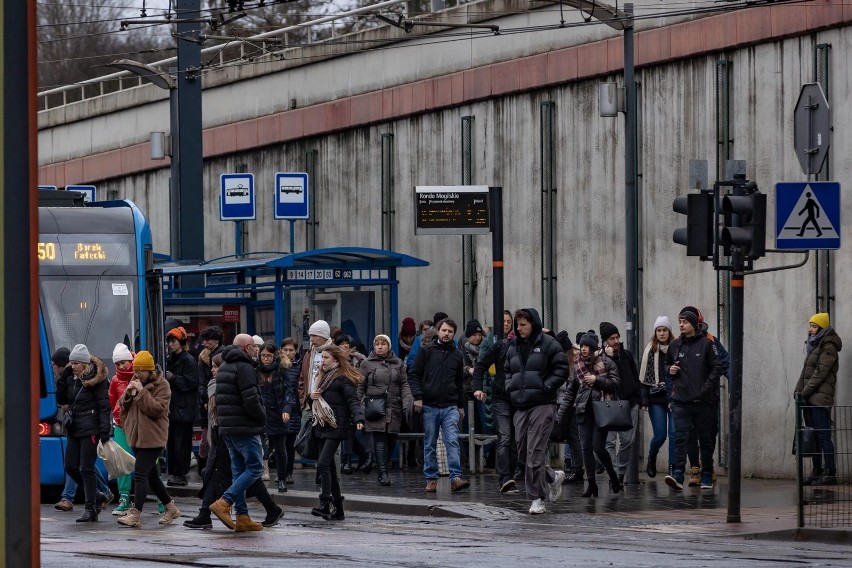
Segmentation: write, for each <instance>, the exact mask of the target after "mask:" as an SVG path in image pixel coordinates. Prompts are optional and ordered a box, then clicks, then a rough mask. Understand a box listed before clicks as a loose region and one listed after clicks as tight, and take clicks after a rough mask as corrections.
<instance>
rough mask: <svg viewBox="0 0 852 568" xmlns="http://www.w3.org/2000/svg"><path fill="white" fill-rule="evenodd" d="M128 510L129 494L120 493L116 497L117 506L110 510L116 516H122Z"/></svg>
mask: <svg viewBox="0 0 852 568" xmlns="http://www.w3.org/2000/svg"><path fill="white" fill-rule="evenodd" d="M128 510H130V495H122V496H121V497H119V498H118V507H116V508H115V509H113V510H112V514H113V515H115V516H116V517H123V516H124V515H126V514H127V511H128Z"/></svg>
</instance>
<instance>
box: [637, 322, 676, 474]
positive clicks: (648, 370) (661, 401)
mask: <svg viewBox="0 0 852 568" xmlns="http://www.w3.org/2000/svg"><path fill="white" fill-rule="evenodd" d="M672 339H674V338H673V336H672V322H671V321H670V320H669V318H668V316H659V317H658V318H657V320H656V321H655V322H654V335H653V337H651V340H650V341H649V342H648V345H646V346H645V351H644V352H643V353H642V362H641V363H640V364H639V382H640V383H641V384H642V389H641V397H642V398H641V403H640V404H641V408H642V410H646V411H647V412H648V417H649V418H650V419H651V428H652V429H653V431H654V436H653V437H652V438H651V447H650V448H649V449H648V464H647V466H646V467H645V472H646V473H647V474H648V477H655V476H656V475H657V454H658V453H659V451H660V448H661V447H662V446H663V442H665V441H666V437H667V436H668V438H669V468H671V465H672V464H673V463H674V420H673V419H672V414H671V412H670V411H669V401H668V393H667V392H666V382H665V370H664V368H663V365H664V364H665V361H666V352H667V351H668V348H669V343H671V342H672Z"/></svg>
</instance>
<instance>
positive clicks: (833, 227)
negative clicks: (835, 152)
mask: <svg viewBox="0 0 852 568" xmlns="http://www.w3.org/2000/svg"><path fill="white" fill-rule="evenodd" d="M775 248H777V249H782V250H833V249H839V248H840V183H839V182H836V181H820V182H816V181H809V182H803V181H799V182H778V183H776V184H775Z"/></svg>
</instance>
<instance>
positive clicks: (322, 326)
mask: <svg viewBox="0 0 852 568" xmlns="http://www.w3.org/2000/svg"><path fill="white" fill-rule="evenodd" d="M308 335H317V336H319V337H322V338H323V339H330V338H331V328H330V327H328V322H327V321H325V320H317V321H315V322H314V323H313V324H311V328H310V329H309V330H308Z"/></svg>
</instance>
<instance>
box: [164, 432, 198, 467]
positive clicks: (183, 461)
mask: <svg viewBox="0 0 852 568" xmlns="http://www.w3.org/2000/svg"><path fill="white" fill-rule="evenodd" d="M166 453H167V457H168V459H169V463H168V466H169V475H184V476H185V475H186V474H188V473H189V462H190V460H191V459H192V422H173V421H171V420H170V421H169V439H168V441H167V442H166Z"/></svg>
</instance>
